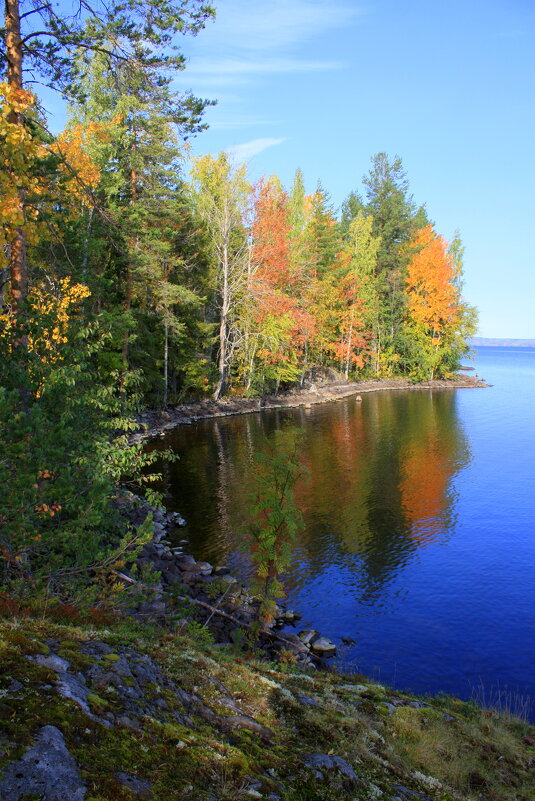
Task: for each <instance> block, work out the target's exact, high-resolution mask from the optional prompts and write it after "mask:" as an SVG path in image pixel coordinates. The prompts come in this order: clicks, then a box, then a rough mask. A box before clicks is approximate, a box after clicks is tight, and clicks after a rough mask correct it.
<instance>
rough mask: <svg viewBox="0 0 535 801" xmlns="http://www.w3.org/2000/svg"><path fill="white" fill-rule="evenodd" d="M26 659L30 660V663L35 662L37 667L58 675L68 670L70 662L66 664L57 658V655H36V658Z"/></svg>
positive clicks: (63, 660) (64, 660) (65, 661)
mask: <svg viewBox="0 0 535 801" xmlns="http://www.w3.org/2000/svg"><path fill="white" fill-rule="evenodd" d="M28 658H29V659H31V660H32V662H37V664H38V665H42V667H47V668H50V669H51V670H55V671H57V672H58V673H63V672H65V671H67V670H68V669H69V668H70V662H67V660H66V659H62V658H61V656H58V655H57V654H47V655H46V656H43V654H38V655H37V656H32V657H28Z"/></svg>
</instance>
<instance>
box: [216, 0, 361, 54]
mask: <svg viewBox="0 0 535 801" xmlns="http://www.w3.org/2000/svg"><path fill="white" fill-rule="evenodd" d="M361 13H362V11H361V10H360V9H358V8H357V7H355V6H354V5H353V4H350V3H348V2H347V1H346V2H340V0H339V2H329V3H326V2H325V0H253V1H252V2H251V0H245V2H244V0H227V2H225V3H222V4H221V5H220V6H219V8H218V13H217V17H216V22H215V25H214V26H213V27H212V28H211V29H210V31H211V33H214V32H216V28H218V29H219V30H218V31H217V35H218V36H220V37H221V39H222V40H223V41H224V42H226V43H227V44H228V45H229V47H230V48H232V49H234V48H236V47H238V48H240V49H241V50H244V51H247V50H249V51H251V52H254V53H258V52H259V51H261V50H264V51H269V52H273V51H274V50H280V49H286V48H288V47H293V46H295V45H296V44H297V43H300V42H304V41H307V40H308V39H310V38H312V37H314V36H318V35H323V34H324V32H325V31H326V30H328V29H331V30H332V29H335V28H338V27H341V26H342V25H347V24H349V23H350V22H352V21H353V20H354V19H355V18H356V17H357V16H360V15H361Z"/></svg>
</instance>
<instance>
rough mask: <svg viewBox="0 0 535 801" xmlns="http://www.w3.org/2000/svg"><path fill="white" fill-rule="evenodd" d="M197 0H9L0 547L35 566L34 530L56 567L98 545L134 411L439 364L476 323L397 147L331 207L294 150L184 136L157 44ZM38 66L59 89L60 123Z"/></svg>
mask: <svg viewBox="0 0 535 801" xmlns="http://www.w3.org/2000/svg"><path fill="white" fill-rule="evenodd" d="M214 14H215V12H214V9H213V8H212V7H211V6H210V5H208V4H206V3H202V2H200V0H183V1H182V2H178V0H162V2H158V3H155V2H142V0H131V2H130V3H128V4H124V3H119V2H117V3H115V2H112V3H110V4H104V3H102V4H101V3H97V4H96V5H89V4H87V3H85V2H82V3H81V4H80V5H75V6H74V7H73V10H72V12H68V11H67V10H62V12H61V13H59V12H58V10H57V9H56V8H55V6H53V5H52V4H51V3H49V2H48V1H47V0H44V2H42V3H40V2H38V0H6V17H5V27H4V29H3V31H2V47H3V52H2V62H1V65H0V66H1V73H0V78H1V81H2V82H1V83H0V94H1V103H2V105H1V113H0V147H1V171H0V222H1V229H0V236H1V247H0V425H1V428H0V449H1V451H2V459H1V461H0V481H1V483H2V485H3V486H6V487H9V489H8V490H7V491H6V492H5V493H4V494H3V497H2V501H1V504H0V531H1V533H2V542H3V544H2V553H3V556H4V559H6V560H7V562H8V563H9V564H11V566H12V567H13V566H17V564H18V563H19V562H20V561H21V560H22V561H23V562H25V563H28V564H29V560H30V555H32V557H31V558H33V557H35V566H38V565H41V566H42V565H44V564H45V563H46V564H47V565H48V566H47V568H46V569H47V571H48V573H47V575H50V571H51V569H52V568H51V562H52V566H53V563H54V557H53V555H52V557H51V555H50V554H51V552H50V541H49V540H47V537H46V536H45V534H47V532H48V533H50V532H51V531H54V532H55V535H54V536H55V539H54V540H53V541H54V543H55V545H54V548H55V549H56V551H57V557H58V565H65V564H66V563H69V564H72V560H73V559H74V560H75V561H76V562H77V563H80V562H82V563H84V564H91V563H92V561H94V560H95V559H97V557H98V558H100V557H101V556H102V554H101V547H103V540H102V536H103V535H97V534H96V532H99V531H100V532H102V530H103V528H105V527H106V526H104V524H103V521H105V520H107V519H108V516H109V514H110V510H109V497H110V493H111V491H112V488H113V486H116V485H117V483H118V482H119V481H120V480H121V479H124V476H125V475H132V476H138V481H139V480H141V479H140V478H139V475H140V471H141V472H142V470H141V469H142V468H143V470H144V473H143V477H142V480H143V481H144V482H145V483H146V484H149V485H150V482H151V480H152V476H151V474H150V471H148V472H147V470H146V466H147V462H148V461H149V462H150V456H148V455H147V454H144V453H143V451H142V448H141V447H138V448H136V447H134V448H132V447H128V433H129V431H131V430H132V429H133V428H134V427H135V425H136V423H135V414H136V413H137V412H139V411H140V410H142V409H143V408H147V407H150V408H162V407H166V406H168V405H170V404H176V403H177V402H183V401H184V400H190V399H198V398H203V397H213V398H215V399H219V398H221V397H222V396H224V395H225V394H234V395H262V394H265V393H270V392H271V393H272V392H278V391H281V390H283V389H284V388H286V387H288V386H291V385H294V386H299V384H300V383H302V382H303V380H304V379H305V377H306V376H307V374H309V372H310V371H311V370H312V369H315V368H332V369H334V370H336V371H337V373H338V374H340V375H341V376H344V377H345V378H346V379H351V380H355V379H359V378H363V377H370V376H375V377H379V378H380V377H391V376H395V375H402V376H404V377H406V378H409V379H410V380H413V381H421V380H428V379H433V378H439V377H448V376H450V375H452V374H453V373H454V372H455V371H456V369H457V368H458V366H459V360H460V358H461V357H462V356H463V355H464V354H465V353H466V352H467V351H468V346H467V337H469V336H470V335H472V334H473V333H474V332H475V325H476V312H475V309H473V308H472V307H470V306H468V305H467V304H466V303H465V302H464V300H463V298H462V283H463V278H462V275H463V246H462V242H461V239H460V237H459V235H458V234H456V235H455V236H454V238H453V239H452V241H451V242H450V243H448V242H447V241H446V240H445V239H444V238H443V237H442V236H441V235H440V234H439V233H438V232H437V231H436V230H435V227H434V225H433V223H432V221H431V220H430V219H429V217H428V214H427V212H426V209H425V207H424V206H422V205H420V206H418V205H417V204H416V203H415V201H414V199H413V197H412V195H411V194H410V191H409V184H408V180H407V176H406V173H405V171H404V168H403V165H402V161H401V159H400V158H399V157H397V156H396V157H390V156H388V155H387V154H385V153H377V154H375V155H374V156H373V157H372V159H371V166H370V168H369V170H368V172H367V173H366V174H365V175H364V178H363V186H364V193H363V194H362V195H361V194H359V193H358V192H357V191H353V192H351V193H350V194H349V196H348V198H347V200H346V201H345V202H344V203H343V205H342V208H341V210H340V212H338V211H337V210H336V209H335V208H334V207H333V203H332V201H331V199H330V196H329V193H328V191H327V190H326V189H324V187H323V185H322V184H321V183H320V182H318V184H317V187H316V189H315V191H313V192H312V193H307V192H306V190H305V181H304V177H303V175H302V173H301V171H300V170H299V169H297V170H296V172H295V178H294V180H293V183H292V185H291V186H290V187H284V186H283V185H282V183H281V181H280V180H279V178H278V177H277V176H275V175H272V176H268V177H265V178H263V179H262V180H261V181H259V182H257V183H255V184H252V183H251V182H250V181H249V179H248V176H247V168H246V165H243V164H235V163H233V162H232V161H231V159H230V157H229V156H228V154H226V153H220V154H218V155H215V156H214V155H208V154H207V155H203V156H200V157H195V158H194V157H192V156H191V154H190V147H189V142H188V140H189V139H190V138H191V137H193V136H199V137H202V131H203V129H204V128H205V123H204V122H203V112H204V110H205V109H206V107H207V105H210V104H212V103H213V102H214V101H212V100H205V99H201V98H197V97H195V96H193V95H192V94H191V93H187V92H186V93H177V92H176V91H175V90H174V89H173V77H174V76H175V75H176V72H177V71H180V70H183V69H184V68H185V59H184V57H183V55H182V54H181V51H180V49H178V48H177V46H176V41H177V38H178V37H179V36H182V35H186V36H194V35H197V34H201V35H202V29H203V27H204V26H205V24H206V23H207V21H208V20H211V18H212V17H213V16H214ZM35 84H38V85H39V84H41V85H44V86H48V87H51V88H53V89H54V90H55V91H56V92H59V93H60V95H61V96H62V97H63V99H64V101H65V102H66V104H67V108H68V114H67V124H66V126H65V129H64V130H63V131H62V132H60V133H59V134H52V133H51V132H50V130H49V126H48V119H47V113H46V109H45V108H44V107H43V105H42V102H41V101H40V100H39V98H38V96H37V95H36V94H35V93H34V85H35ZM149 494H150V493H149ZM88 532H92V535H91V536H90V537H88V536H86V534H87V533H88ZM47 542H48V544H47ZM118 547H119V551H120V546H118ZM52 550H53V552H54V549H52ZM66 554H67V557H66ZM69 554H70V555H69ZM69 560H70V561H69ZM61 569H63V568H61Z"/></svg>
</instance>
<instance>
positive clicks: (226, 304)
mask: <svg viewBox="0 0 535 801" xmlns="http://www.w3.org/2000/svg"><path fill="white" fill-rule="evenodd" d="M226 230H227V231H228V225H227V226H226ZM221 267H222V273H223V282H222V286H221V320H220V321H219V359H218V363H217V368H218V371H219V378H218V381H217V385H216V388H215V390H214V400H219V398H220V397H221V395H222V394H223V391H224V389H225V384H226V380H227V338H228V330H227V326H228V313H229V311H230V291H229V252H228V236H227V234H225V243H224V245H223V258H222V264H221Z"/></svg>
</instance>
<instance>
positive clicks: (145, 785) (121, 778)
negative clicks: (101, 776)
mask: <svg viewBox="0 0 535 801" xmlns="http://www.w3.org/2000/svg"><path fill="white" fill-rule="evenodd" d="M115 778H116V779H117V781H118V782H121V784H124V786H125V787H128V789H129V790H132V792H134V793H146V792H147V791H148V790H150V788H151V787H152V784H151V782H146V781H143V779H138V778H137V777H136V776H132V774H131V773H124V772H123V771H119V773H116V774H115Z"/></svg>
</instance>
